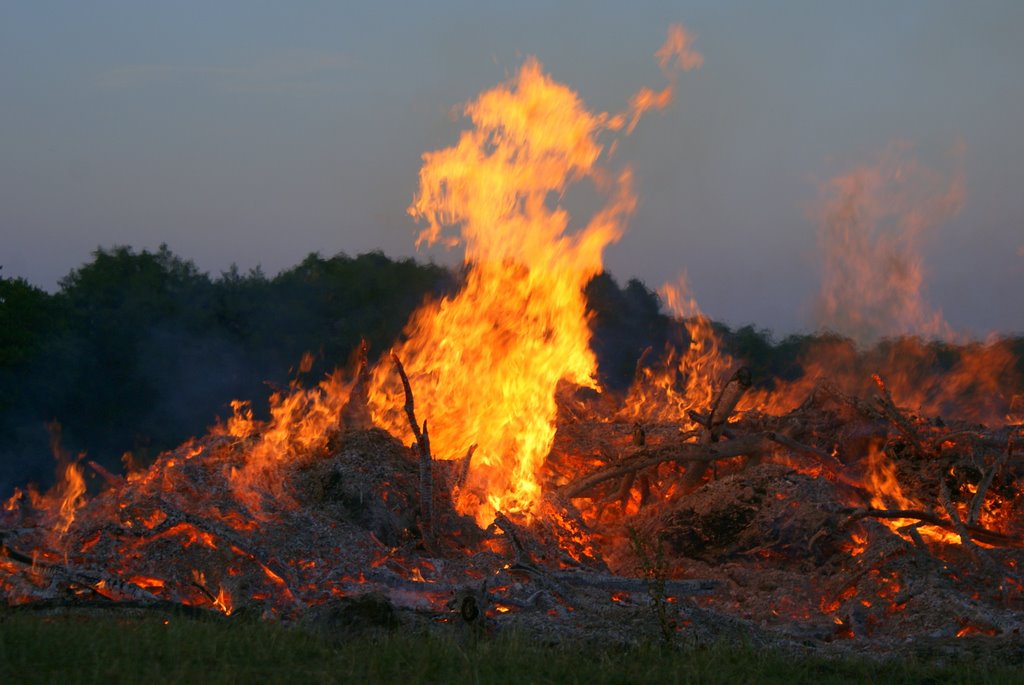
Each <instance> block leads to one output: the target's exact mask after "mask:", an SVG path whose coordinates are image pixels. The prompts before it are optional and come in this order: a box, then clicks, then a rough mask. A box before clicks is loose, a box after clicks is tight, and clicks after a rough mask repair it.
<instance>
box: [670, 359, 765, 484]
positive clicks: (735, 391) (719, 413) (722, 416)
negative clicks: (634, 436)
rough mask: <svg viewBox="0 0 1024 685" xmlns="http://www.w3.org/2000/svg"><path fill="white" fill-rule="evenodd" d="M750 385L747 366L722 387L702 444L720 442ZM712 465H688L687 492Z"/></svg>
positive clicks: (712, 409) (697, 463)
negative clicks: (730, 418)
mask: <svg viewBox="0 0 1024 685" xmlns="http://www.w3.org/2000/svg"><path fill="white" fill-rule="evenodd" d="M750 383H751V377H750V369H748V368H747V367H745V366H744V367H741V368H739V369H737V370H736V372H735V373H734V374H733V375H732V377H731V378H729V380H728V381H727V382H726V384H725V386H723V387H722V390H721V392H719V393H718V395H717V396H716V397H715V400H714V402H712V403H711V412H710V413H709V414H708V419H707V423H706V424H705V428H706V429H707V430H706V431H705V432H704V434H703V435H702V436H701V443H703V444H714V443H717V442H718V440H719V438H721V437H722V432H723V431H724V430H725V426H726V424H727V423H728V421H729V417H730V416H732V413H733V411H734V410H735V409H736V405H737V404H738V403H739V401H740V398H741V397H743V393H745V392H746V391H747V389H748V388H749V387H750ZM710 463H711V462H709V461H695V462H694V463H693V464H689V465H687V467H686V474H685V475H684V476H683V485H684V486H685V487H686V489H687V490H691V489H693V488H695V487H697V485H698V484H700V481H701V479H702V478H703V477H704V473H705V472H706V471H707V469H708V465H709V464H710Z"/></svg>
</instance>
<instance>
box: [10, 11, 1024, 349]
mask: <svg viewBox="0 0 1024 685" xmlns="http://www.w3.org/2000/svg"><path fill="white" fill-rule="evenodd" d="M672 23H682V24H684V25H685V26H686V28H687V30H688V31H690V32H692V33H693V34H696V36H697V38H696V42H695V47H696V49H698V50H699V51H700V52H701V53H702V54H703V56H704V63H703V66H702V67H701V68H700V69H698V70H694V71H691V72H687V73H685V74H682V75H680V77H679V81H678V85H677V92H676V98H675V101H674V102H673V103H672V105H671V106H670V107H669V108H668V109H667V110H664V111H661V112H654V113H650V114H648V115H647V116H646V117H645V118H644V120H643V121H642V122H641V123H640V125H639V126H638V127H637V129H636V131H635V132H634V133H633V134H632V135H631V136H629V138H627V139H624V140H623V141H621V143H620V144H619V147H618V148H617V150H616V152H615V163H616V164H629V165H630V166H631V167H632V169H633V173H634V176H635V178H634V181H635V187H636V190H637V193H638V196H639V204H638V207H637V209H636V211H635V213H634V215H633V216H632V219H631V221H630V224H629V226H628V228H627V231H626V233H625V235H624V236H623V237H622V239H621V240H620V241H619V242H618V243H617V244H615V245H613V246H611V247H610V248H609V249H608V250H607V251H606V260H605V264H606V268H607V269H608V270H609V271H610V272H611V273H612V274H613V275H614V276H615V277H616V279H617V280H619V282H620V283H624V282H625V281H626V280H628V279H630V278H639V279H640V280H642V281H644V282H645V283H646V284H648V285H649V286H651V287H652V288H654V287H658V286H659V285H661V284H662V283H665V282H674V281H676V280H677V278H678V276H679V274H680V273H682V272H685V273H686V274H687V277H688V280H689V283H690V286H691V288H692V291H693V294H694V295H695V296H696V298H697V300H698V301H699V302H700V305H701V307H702V308H703V310H704V311H705V312H706V313H707V314H708V315H710V316H711V317H712V318H714V319H716V320H720V321H723V322H725V323H727V324H729V325H732V326H741V325H746V324H753V325H755V326H756V327H758V328H769V329H772V330H774V331H775V333H776V335H777V336H778V337H781V336H784V335H785V334H788V333H793V332H799V331H805V330H808V329H810V328H811V327H812V326H813V325H814V321H813V319H812V310H813V306H814V301H815V296H816V294H817V292H818V291H819V289H820V287H821V286H820V284H821V282H822V276H823V274H822V269H823V262H824V260H823V257H822V254H821V252H820V250H819V247H818V238H817V236H818V228H817V226H816V219H815V216H816V215H819V214H820V212H816V211H815V207H816V206H817V205H819V204H820V202H821V199H820V193H821V188H822V187H823V185H824V184H826V182H827V181H828V180H829V179H830V178H834V177H837V176H842V175H843V174H846V173H848V172H849V170H850V169H852V168H856V167H857V166H858V165H864V164H870V163H871V162H872V160H874V159H876V158H878V156H879V155H881V154H882V153H883V152H884V151H885V150H887V149H891V146H892V145H893V144H894V143H895V144H898V145H899V146H901V149H907V150H911V151H912V152H911V153H909V154H913V155H914V157H915V158H919V159H921V160H924V161H925V162H926V163H928V164H935V165H937V166H942V165H943V164H945V163H946V162H947V161H948V157H949V152H950V151H951V150H954V149H956V150H959V151H961V152H959V153H958V155H959V161H958V163H957V164H958V169H959V170H958V172H957V173H962V175H963V182H964V197H963V203H962V207H961V208H960V209H959V211H957V212H955V213H954V214H953V215H952V216H951V217H949V218H946V219H945V220H944V221H941V222H940V223H938V224H937V225H935V226H933V227H931V228H930V229H929V230H928V232H927V235H924V236H922V237H921V240H920V241H919V246H920V250H921V253H920V258H921V261H922V264H923V267H924V270H925V279H924V281H925V291H924V293H923V296H924V298H925V299H926V300H927V301H928V302H929V303H930V304H931V305H932V306H933V307H934V308H936V309H939V310H941V311H942V313H943V315H944V316H945V318H946V320H947V321H948V322H949V324H950V326H952V327H953V328H955V329H957V330H960V331H967V332H971V333H973V334H974V335H977V336H983V335H985V334H987V333H989V332H992V331H1000V332H1024V297H1022V293H1024V131H1022V122H1024V41H1021V40H1020V36H1021V34H1022V32H1024V2H1017V1H1015V0H1007V1H1006V2H993V1H979V2H971V3H966V2H943V1H940V0H928V1H924V0H920V1H902V2H892V1H885V2H876V1H872V0H861V1H858V2H856V3H851V2H839V1H837V2H817V1H812V0H803V1H801V0H778V1H776V2H727V1H724V0H711V1H707V2H683V1H680V0H677V1H675V2H636V3H622V2H614V3H612V2H608V3H606V2H585V1H571V2H516V3H509V2H502V3H489V2H454V1H451V0H434V1H433V2H430V3H412V2H409V3H395V2H385V1H382V2H374V3H349V2H312V1H310V2H260V1H258V0H245V1H231V2H228V1H222V2H213V1H211V0H203V1H200V2H195V1H192V0H178V1H176V2H173V3H140V2H137V1H130V2H129V1H125V2H110V1H106V0H92V1H91V2H88V3H82V2H76V1H71V0H64V1H58V0H23V1H20V0H7V1H6V2H3V3H0V265H2V266H3V271H2V274H3V275H4V276H5V277H23V278H25V279H27V280H28V281H29V282H31V283H33V284H35V285H37V286H39V287H43V288H45V289H47V290H51V291H52V290H54V289H55V288H56V287H57V284H58V281H59V280H60V279H61V278H62V277H63V276H65V275H67V273H68V272H69V271H71V270H72V269H74V268H76V267H78V266H80V265H82V264H83V263H85V262H87V261H88V260H89V259H90V255H91V253H92V251H94V250H95V249H97V248H98V247H111V246H114V245H130V246H132V247H134V248H136V249H140V250H141V249H143V248H148V249H152V248H155V247H157V246H158V245H159V244H161V243H166V244H167V245H168V246H169V247H170V248H171V250H173V251H174V252H175V253H176V254H178V255H180V256H182V257H185V258H188V259H191V260H193V261H194V262H195V263H196V265H197V266H198V267H199V268H200V269H201V270H203V271H206V272H209V273H210V274H211V275H213V276H216V275H218V274H219V273H220V272H221V271H225V270H227V269H228V268H229V266H230V265H231V264H233V263H234V264H237V265H238V267H239V268H241V269H242V270H243V271H244V270H247V269H250V268H253V267H256V266H257V265H259V266H260V267H261V268H262V269H263V271H264V272H265V273H267V274H268V275H273V274H275V273H277V272H278V271H280V270H282V269H287V268H289V267H291V266H294V265H295V264H297V263H298V262H299V261H301V260H302V259H303V258H304V257H305V256H306V255H307V254H309V253H310V252H319V253H320V254H322V255H324V256H330V255H334V254H336V253H339V252H345V253H347V254H349V255H357V254H360V253H363V252H367V251H371V250H378V249H379V250H382V251H384V252H385V253H386V254H387V255H389V256H392V257H396V258H401V257H408V256H415V257H417V258H418V259H421V260H424V261H426V260H431V259H432V260H435V261H438V262H441V263H448V264H454V263H457V262H458V260H459V259H461V253H459V252H454V253H452V252H445V251H444V250H442V249H440V248H432V249H428V250H422V251H418V252H417V251H416V250H415V248H414V240H415V236H416V234H417V232H418V228H419V227H418V226H417V225H416V224H415V223H414V222H413V220H412V219H411V218H410V217H409V216H408V215H407V213H406V208H407V207H408V206H409V203H410V202H411V200H412V197H413V195H414V193H415V191H416V187H417V174H418V171H419V168H420V164H421V155H422V154H423V153H424V152H427V151H431V150H436V149H440V148H443V147H447V146H449V145H451V144H453V143H454V142H455V141H456V139H457V137H458V135H459V132H460V131H461V130H462V129H463V128H465V127H466V126H467V123H466V121H465V120H464V119H462V118H460V117H459V116H458V111H459V105H460V104H463V103H466V102H468V101H471V100H472V99H473V98H474V97H475V96H476V95H477V94H479V93H480V92H481V91H483V90H486V89H488V88H491V87H493V86H495V85H497V84H499V83H501V82H503V81H505V80H506V79H508V78H509V77H510V76H511V75H513V74H514V73H515V71H516V70H517V69H518V67H519V66H520V65H521V64H522V63H523V60H524V59H525V58H526V56H528V55H533V56H535V57H536V58H537V59H539V60H540V62H541V63H542V64H543V65H544V68H545V70H546V71H547V72H548V73H549V74H550V75H551V76H552V77H553V78H554V79H556V80H557V81H560V82H562V83H565V84H566V85H568V86H570V87H571V88H573V89H574V90H576V91H577V92H578V93H579V94H580V96H581V97H582V98H583V99H584V101H585V102H586V103H587V105H588V106H589V107H590V108H591V109H594V110H600V111H610V112H618V111H622V110H624V109H625V108H626V105H627V102H628V99H629V97H630V95H632V94H633V93H634V92H635V91H636V90H637V89H638V88H640V87H642V86H651V87H655V88H658V87H661V86H663V85H664V77H663V76H662V75H661V73H660V71H659V69H658V66H657V64H656V63H655V60H654V52H655V51H656V50H657V48H658V47H659V46H660V45H661V43H662V42H663V41H664V39H665V35H666V30H667V28H668V26H669V25H670V24H672Z"/></svg>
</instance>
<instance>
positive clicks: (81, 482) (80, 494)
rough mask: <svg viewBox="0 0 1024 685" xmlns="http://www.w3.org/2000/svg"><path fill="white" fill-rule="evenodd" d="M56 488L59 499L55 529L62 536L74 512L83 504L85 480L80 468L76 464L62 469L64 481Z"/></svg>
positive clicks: (71, 521)
mask: <svg viewBox="0 0 1024 685" xmlns="http://www.w3.org/2000/svg"><path fill="white" fill-rule="evenodd" d="M57 488H58V489H59V492H60V494H61V499H60V509H59V511H58V514H57V525H56V527H55V529H56V531H57V533H58V534H59V535H64V534H65V533H67V532H68V529H69V528H70V527H71V524H72V523H73V522H74V520H75V512H77V511H78V510H79V509H80V508H81V506H82V505H83V504H85V478H84V477H83V476H82V467H81V466H79V465H78V464H68V465H67V466H66V467H64V480H63V482H61V483H58V484H57Z"/></svg>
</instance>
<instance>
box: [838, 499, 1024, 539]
mask: <svg viewBox="0 0 1024 685" xmlns="http://www.w3.org/2000/svg"><path fill="white" fill-rule="evenodd" d="M863 518H876V519H916V520H918V521H921V522H923V523H926V524H928V525H930V526H936V527H938V528H942V529H943V530H948V531H950V532H951V533H956V532H957V530H956V526H955V525H954V524H953V522H952V521H949V520H948V519H944V518H942V517H941V516H939V515H938V514H936V513H935V512H931V511H924V510H922V509H873V508H867V509H854V510H852V511H848V518H847V519H846V521H845V523H844V524H843V525H841V526H840V528H843V527H845V526H846V525H849V524H850V523H852V522H854V521H857V520H859V519H863ZM964 528H965V529H966V530H967V531H968V533H969V534H970V535H971V536H973V538H974V539H975V540H977V541H978V542H982V543H984V544H986V545H993V546H995V547H1024V540H1022V539H1021V538H1019V537H1015V536H1013V535H1006V534H1004V533H1000V532H997V531H994V530H989V529H987V528H982V527H980V526H971V525H967V524H964Z"/></svg>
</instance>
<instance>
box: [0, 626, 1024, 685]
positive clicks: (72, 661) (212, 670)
mask: <svg viewBox="0 0 1024 685" xmlns="http://www.w3.org/2000/svg"><path fill="white" fill-rule="evenodd" d="M1022 680H1024V674H1022V673H1021V671H1020V666H1017V667H1012V666H1009V665H999V664H997V663H995V660H994V659H982V658H979V657H977V656H975V657H972V658H971V660H970V661H968V662H961V663H958V664H956V665H955V666H949V665H947V666H941V665H938V664H935V663H925V662H921V661H918V660H915V659H900V660H896V659H891V660H886V661H878V660H872V659H868V658H865V657H844V658H841V659H838V658H824V657H815V656H801V657H794V656H793V655H792V654H786V653H783V652H781V651H774V650H756V649H753V648H750V647H728V646H725V645H718V646H711V647H706V648H666V647H664V646H663V645H660V644H651V645H647V646H642V647H637V648H633V649H628V650H626V649H599V648H593V647H589V648H583V647H569V646H559V647H550V646H543V645H539V644H536V643H533V642H530V641H529V640H527V639H525V638H523V637H522V636H502V637H500V638H492V639H482V640H478V641H473V640H470V639H468V638H466V639H458V638H455V637H451V636H443V635H440V634H434V633H432V634H429V635H415V634H407V633H406V634H392V635H390V636H387V637H378V638H376V639H374V638H368V637H366V638H358V639H352V640H348V641H340V640H326V639H324V638H319V637H314V636H313V635H311V634H310V633H307V632H303V631H301V630H298V629H295V628H288V627H284V626H280V625H272V624H268V623H261V622H256V621H251V620H216V619H215V618H213V617H211V618H209V619H207V618H195V617H184V616H170V617H147V618H116V617H109V616H106V617H96V616H67V615H65V616H48V617H47V616H38V615H30V614H28V613H25V612H4V611H3V610H2V609H0V683H69V684H70V683H143V682H144V683H334V682H339V683H349V682H350V683H391V682H395V683H402V685H413V684H415V683H510V684H511V683H514V684H515V685H525V684H527V683H586V684H587V685H599V684H602V683H729V684H730V685H734V684H736V683H785V684H786V685H794V684H796V683H823V684H826V683H943V684H947V683H1019V682H1022Z"/></svg>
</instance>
